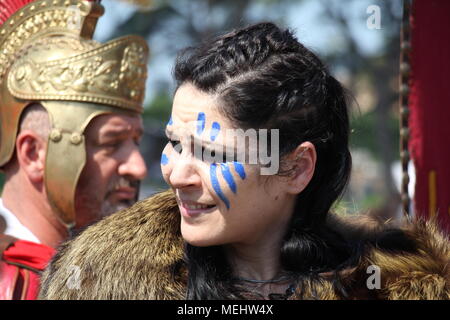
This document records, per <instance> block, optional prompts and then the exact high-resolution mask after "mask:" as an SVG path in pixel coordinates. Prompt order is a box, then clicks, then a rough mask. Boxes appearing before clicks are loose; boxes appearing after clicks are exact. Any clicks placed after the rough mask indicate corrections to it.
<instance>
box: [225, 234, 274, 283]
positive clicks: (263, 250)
mask: <svg viewBox="0 0 450 320" xmlns="http://www.w3.org/2000/svg"><path fill="white" fill-rule="evenodd" d="M225 252H226V255H227V258H228V261H229V262H230V265H231V268H232V270H233V273H234V275H235V277H236V278H244V279H254V280H271V279H274V278H276V277H277V276H279V274H280V272H281V266H280V243H279V242H278V241H273V242H269V243H267V242H266V243H264V244H252V245H244V244H240V245H229V246H226V247H225Z"/></svg>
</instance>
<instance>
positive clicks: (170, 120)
mask: <svg viewBox="0 0 450 320" xmlns="http://www.w3.org/2000/svg"><path fill="white" fill-rule="evenodd" d="M167 125H168V126H171V125H173V120H172V116H171V117H170V119H169V122H168V123H167Z"/></svg>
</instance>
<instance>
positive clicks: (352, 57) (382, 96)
mask: <svg viewBox="0 0 450 320" xmlns="http://www.w3.org/2000/svg"><path fill="white" fill-rule="evenodd" d="M349 2H351V1H347V3H349ZM376 3H377V5H378V6H379V7H380V9H381V10H380V12H381V18H382V28H381V29H380V30H379V32H382V34H383V45H382V47H381V48H380V50H379V52H378V54H375V55H371V56H367V54H364V53H363V52H362V50H361V48H360V46H358V41H357V39H356V38H355V36H354V32H353V30H352V27H351V24H350V20H349V19H348V16H347V15H346V13H348V6H347V5H342V4H343V1H339V2H337V1H330V0H322V7H323V9H324V15H325V17H326V18H328V19H330V20H331V21H332V23H333V24H334V25H335V26H336V28H339V32H340V34H341V36H342V38H343V40H344V41H343V42H342V44H343V46H344V47H343V48H340V50H336V51H335V52H332V53H331V54H329V55H327V56H326V60H327V61H328V62H329V64H330V65H332V66H341V67H344V68H346V69H347V70H348V71H349V73H350V74H351V75H352V76H351V77H350V81H349V82H350V83H349V88H350V91H353V89H354V88H355V87H356V82H355V81H357V80H358V78H359V77H358V75H360V74H364V75H366V76H367V77H368V78H369V81H370V83H371V87H372V88H373V91H374V92H373V97H374V98H375V101H374V110H373V112H370V113H367V114H362V115H360V116H359V117H358V116H357V115H356V116H355V117H354V119H353V123H352V127H353V129H354V132H353V135H352V141H353V142H354V144H355V145H358V146H360V147H364V148H369V149H370V150H371V151H372V152H373V154H374V155H376V157H378V158H379V159H380V160H381V163H382V168H383V183H384V188H383V189H382V190H383V191H384V192H383V195H382V196H383V197H385V198H386V199H387V198H389V197H390V196H391V195H395V194H396V193H398V191H397V190H396V188H395V185H394V181H393V177H392V173H391V166H392V163H393V161H394V160H396V159H397V158H398V150H399V144H398V143H399V142H398V141H399V140H398V120H397V117H396V113H395V110H394V109H393V105H394V103H395V102H396V101H397V99H398V94H397V89H396V87H395V84H396V83H397V82H396V79H397V78H398V65H399V53H400V23H401V1H378V2H376ZM364 14H366V12H363V15H361V17H360V19H364V20H365V19H367V15H364Z"/></svg>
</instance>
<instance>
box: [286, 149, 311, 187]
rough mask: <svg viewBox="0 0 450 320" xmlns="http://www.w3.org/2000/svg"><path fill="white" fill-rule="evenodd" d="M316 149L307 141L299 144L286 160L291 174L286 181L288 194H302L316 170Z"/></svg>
mask: <svg viewBox="0 0 450 320" xmlns="http://www.w3.org/2000/svg"><path fill="white" fill-rule="evenodd" d="M316 160H317V154H316V148H315V147H314V145H313V144H312V143H311V142H309V141H307V142H303V143H302V144H300V145H299V146H298V147H297V148H296V149H295V150H294V151H293V152H291V154H290V155H289V156H288V158H287V162H288V165H289V166H290V168H291V170H292V173H291V175H289V176H288V177H287V179H288V184H287V188H288V190H287V191H288V193H290V194H294V195H297V194H299V193H300V192H302V191H303V190H304V189H305V188H306V186H307V185H308V184H309V182H310V181H311V179H312V177H313V175H314V170H315V168H316Z"/></svg>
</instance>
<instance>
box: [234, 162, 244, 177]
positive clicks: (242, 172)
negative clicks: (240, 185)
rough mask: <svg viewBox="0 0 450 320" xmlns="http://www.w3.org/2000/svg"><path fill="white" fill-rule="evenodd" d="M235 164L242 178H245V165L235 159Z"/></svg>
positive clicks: (235, 168)
mask: <svg viewBox="0 0 450 320" xmlns="http://www.w3.org/2000/svg"><path fill="white" fill-rule="evenodd" d="M233 164H234V170H235V171H236V172H237V174H238V175H239V176H240V177H241V179H242V180H244V179H245V177H246V175H245V169H244V166H243V165H242V163H240V162H236V161H234V162H233Z"/></svg>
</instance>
